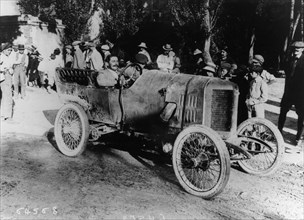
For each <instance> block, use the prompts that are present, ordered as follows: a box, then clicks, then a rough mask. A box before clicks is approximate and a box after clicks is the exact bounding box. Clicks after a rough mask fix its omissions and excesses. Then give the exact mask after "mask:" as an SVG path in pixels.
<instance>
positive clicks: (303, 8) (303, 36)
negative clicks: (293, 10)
mask: <svg viewBox="0 0 304 220" xmlns="http://www.w3.org/2000/svg"><path fill="white" fill-rule="evenodd" d="M301 40H302V41H304V0H301Z"/></svg>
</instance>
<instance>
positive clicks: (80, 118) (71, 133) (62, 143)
mask: <svg viewBox="0 0 304 220" xmlns="http://www.w3.org/2000/svg"><path fill="white" fill-rule="evenodd" d="M54 130H55V139H56V143H57V146H58V149H59V150H60V152H61V153H63V154H64V155H66V156H69V157H76V156H78V155H80V154H81V153H82V152H83V151H84V150H85V148H86V145H87V142H88V138H89V120H88V116H87V114H86V113H85V111H84V110H83V108H82V107H81V106H80V105H78V104H76V103H69V104H66V105H64V106H63V107H62V108H61V109H60V110H59V111H58V113H57V116H56V120H55V129H54Z"/></svg>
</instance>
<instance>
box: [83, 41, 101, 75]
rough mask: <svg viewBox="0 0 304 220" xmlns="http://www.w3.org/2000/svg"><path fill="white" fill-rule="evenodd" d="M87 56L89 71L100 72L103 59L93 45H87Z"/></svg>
mask: <svg viewBox="0 0 304 220" xmlns="http://www.w3.org/2000/svg"><path fill="white" fill-rule="evenodd" d="M87 46H88V47H89V50H90V52H89V54H88V62H89V64H90V69H91V70H96V71H101V70H103V65H104V63H103V59H102V56H101V54H100V53H99V52H98V50H96V45H95V44H94V43H88V45H87Z"/></svg>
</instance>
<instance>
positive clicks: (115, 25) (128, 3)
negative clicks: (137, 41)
mask: <svg viewBox="0 0 304 220" xmlns="http://www.w3.org/2000/svg"><path fill="white" fill-rule="evenodd" d="M104 10H105V11H106V12H107V13H106V15H105V16H104V28H105V29H104V32H105V35H106V36H107V37H108V38H110V39H114V40H116V39H117V38H119V37H121V36H122V35H134V34H135V33H136V32H137V31H138V29H139V25H140V24H141V23H142V21H143V19H144V18H145V16H146V11H145V10H144V7H143V3H142V1H141V0H112V1H105V3H104Z"/></svg>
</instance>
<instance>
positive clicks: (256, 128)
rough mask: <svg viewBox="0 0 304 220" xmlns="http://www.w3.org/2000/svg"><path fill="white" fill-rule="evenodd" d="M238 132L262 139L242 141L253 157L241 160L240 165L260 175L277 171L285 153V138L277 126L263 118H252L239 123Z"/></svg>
mask: <svg viewBox="0 0 304 220" xmlns="http://www.w3.org/2000/svg"><path fill="white" fill-rule="evenodd" d="M237 132H238V135H239V136H242V137H244V136H245V137H246V136H247V137H253V138H255V139H259V140H260V141H262V142H261V143H257V142H255V141H254V140H253V141H250V139H248V141H242V144H241V145H242V147H243V148H245V150H247V151H248V152H249V153H250V154H251V155H252V158H251V159H248V160H241V161H239V162H238V163H239V165H240V167H241V168H242V169H243V170H244V171H245V172H247V173H250V174H255V175H260V176H266V175H270V174H271V173H273V172H275V171H276V170H277V168H278V167H279V166H280V164H281V163H282V159H283V153H284V140H283V137H282V135H281V133H280V131H279V130H278V129H277V128H276V126H275V125H274V124H273V123H271V122H270V121H268V120H266V119H263V118H250V119H248V120H246V121H244V122H243V123H241V124H240V125H239V127H238V129H237ZM263 143H265V144H263Z"/></svg>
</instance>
